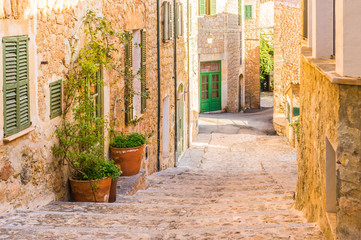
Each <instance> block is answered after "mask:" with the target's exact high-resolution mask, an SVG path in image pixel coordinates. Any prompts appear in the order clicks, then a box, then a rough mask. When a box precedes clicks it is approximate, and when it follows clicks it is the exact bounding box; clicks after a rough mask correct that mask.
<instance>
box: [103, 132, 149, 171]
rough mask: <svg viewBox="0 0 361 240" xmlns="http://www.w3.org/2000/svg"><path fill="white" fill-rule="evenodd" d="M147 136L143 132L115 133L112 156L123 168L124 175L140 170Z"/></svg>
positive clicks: (111, 146) (111, 144)
mask: <svg viewBox="0 0 361 240" xmlns="http://www.w3.org/2000/svg"><path fill="white" fill-rule="evenodd" d="M146 141H147V136H146V135H144V134H141V133H136V132H135V133H128V134H126V133H119V134H115V136H114V137H113V138H112V141H111V143H110V156H111V159H112V160H114V162H115V164H117V165H119V166H120V168H121V169H122V175H124V176H132V175H135V174H138V173H139V171H140V167H141V163H142V158H143V151H144V146H145V143H146Z"/></svg>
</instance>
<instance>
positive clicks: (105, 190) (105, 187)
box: [69, 178, 112, 203]
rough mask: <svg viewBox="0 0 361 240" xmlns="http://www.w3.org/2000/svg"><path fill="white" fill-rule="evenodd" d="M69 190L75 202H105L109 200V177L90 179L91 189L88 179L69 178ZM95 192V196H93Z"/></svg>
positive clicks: (110, 180)
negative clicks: (93, 187)
mask: <svg viewBox="0 0 361 240" xmlns="http://www.w3.org/2000/svg"><path fill="white" fill-rule="evenodd" d="M69 181H70V187H71V191H72V193H73V197H74V200H75V201H76V202H101V203H107V202H108V201H109V192H110V185H111V183H112V179H111V178H103V179H100V180H93V181H91V183H92V185H93V186H96V187H95V189H94V193H93V189H92V187H91V185H90V182H89V181H88V180H74V179H72V178H69ZM94 194H95V198H94Z"/></svg>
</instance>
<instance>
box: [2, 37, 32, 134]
mask: <svg viewBox="0 0 361 240" xmlns="http://www.w3.org/2000/svg"><path fill="white" fill-rule="evenodd" d="M28 41H29V37H28V36H20V37H5V38H3V63H4V64H3V65H4V66H3V74H4V91H3V92H4V133H5V136H10V135H13V134H15V133H18V132H20V131H22V130H24V129H26V128H28V127H29V126H30V124H31V123H30V103H29V53H28Z"/></svg>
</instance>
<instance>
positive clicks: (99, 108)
mask: <svg viewBox="0 0 361 240" xmlns="http://www.w3.org/2000/svg"><path fill="white" fill-rule="evenodd" d="M102 82H103V69H102V68H100V70H99V72H97V95H96V99H95V103H96V116H97V117H103V116H104V114H103V106H104V104H103V95H104V87H103V85H102V84H100V83H102Z"/></svg>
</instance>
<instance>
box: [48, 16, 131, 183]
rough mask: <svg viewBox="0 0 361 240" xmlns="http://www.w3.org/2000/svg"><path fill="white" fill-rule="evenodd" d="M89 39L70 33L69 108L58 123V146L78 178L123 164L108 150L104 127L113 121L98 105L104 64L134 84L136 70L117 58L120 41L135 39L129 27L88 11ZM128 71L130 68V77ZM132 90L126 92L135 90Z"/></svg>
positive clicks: (106, 173)
mask: <svg viewBox="0 0 361 240" xmlns="http://www.w3.org/2000/svg"><path fill="white" fill-rule="evenodd" d="M82 29H83V30H84V35H85V39H84V43H83V44H84V45H83V46H82V48H81V49H80V50H79V51H78V50H77V49H76V47H75V46H77V45H79V44H80V42H79V41H80V40H79V39H78V38H77V37H75V36H74V37H72V38H71V39H70V46H71V63H70V67H69V71H68V73H67V74H66V79H65V81H64V114H63V118H62V123H61V125H60V127H58V128H57V129H56V136H57V138H58V144H56V145H54V146H53V152H54V155H55V156H56V157H61V158H62V159H63V160H64V161H66V162H67V163H68V164H69V165H70V166H71V169H72V176H73V177H74V178H76V179H79V180H95V179H102V178H104V177H117V176H119V175H120V169H119V168H117V167H115V165H114V164H113V163H112V162H111V161H109V160H108V159H107V158H106V157H105V154H104V141H105V136H104V129H105V128H106V125H107V124H108V123H107V122H106V121H105V118H104V116H102V114H100V113H99V111H97V110H98V109H97V100H96V95H97V94H99V92H98V91H97V90H99V89H102V87H103V86H104V85H105V83H104V81H103V79H102V77H101V72H102V69H103V68H104V69H108V70H113V71H114V72H116V79H115V80H116V81H115V82H117V81H119V80H120V79H124V81H125V85H129V83H128V82H131V81H132V79H133V78H134V76H133V75H132V74H130V75H129V72H131V71H130V70H129V69H131V67H130V66H129V65H128V64H127V63H126V61H122V60H121V59H119V58H117V56H118V54H117V53H118V51H119V50H118V49H117V48H116V44H119V43H120V44H124V45H126V44H127V43H128V42H129V41H131V40H132V39H131V38H129V37H128V34H127V33H126V32H118V31H115V30H114V28H113V26H112V24H111V22H109V21H107V20H106V19H105V18H103V17H97V16H96V15H95V14H94V13H93V12H91V11H89V12H88V13H87V15H86V16H85V18H84V21H83V26H82ZM125 74H128V75H127V77H125ZM130 89H131V90H129V92H128V94H129V95H127V96H125V98H127V97H131V96H133V94H134V92H133V91H132V88H131V87H130Z"/></svg>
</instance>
